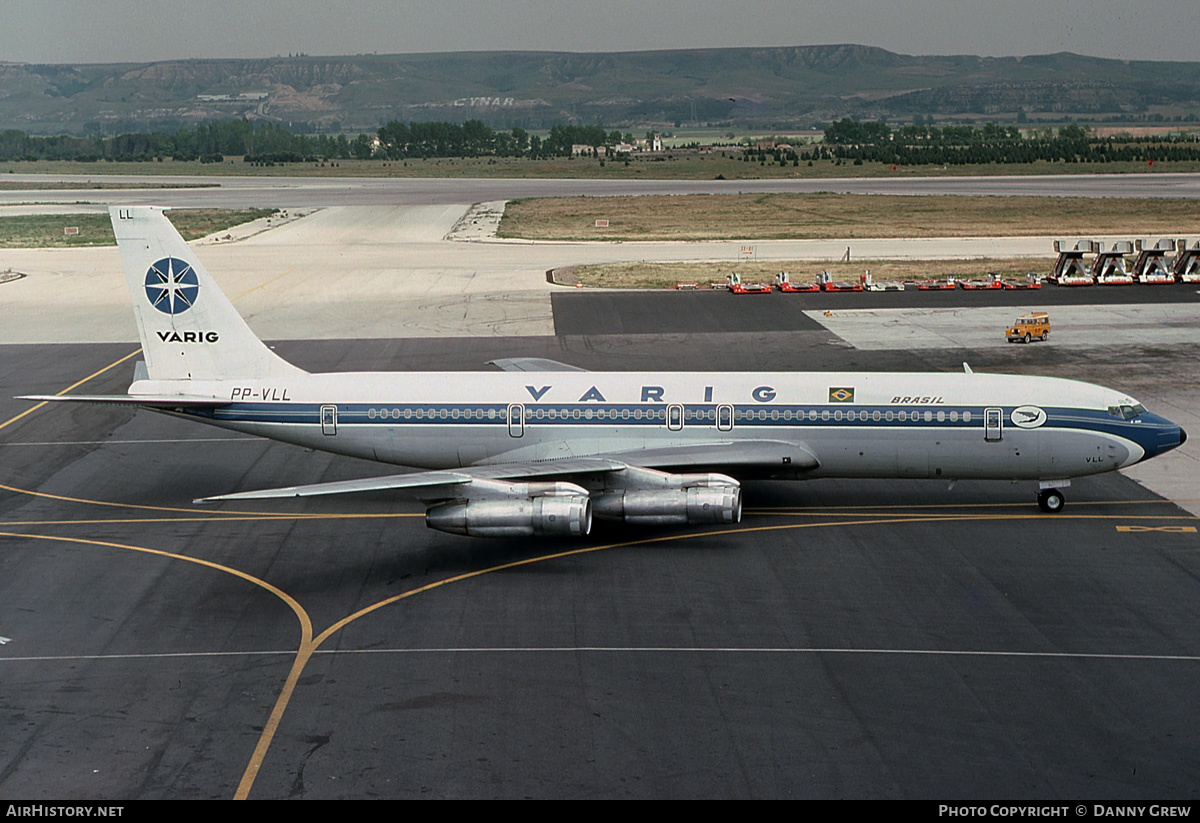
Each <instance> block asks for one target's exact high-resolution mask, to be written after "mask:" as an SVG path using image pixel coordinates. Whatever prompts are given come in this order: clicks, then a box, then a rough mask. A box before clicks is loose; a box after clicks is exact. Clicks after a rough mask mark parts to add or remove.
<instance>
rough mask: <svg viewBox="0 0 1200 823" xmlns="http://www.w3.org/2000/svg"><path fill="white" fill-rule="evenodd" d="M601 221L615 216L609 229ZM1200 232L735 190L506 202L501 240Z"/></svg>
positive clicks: (1174, 212) (1195, 221) (1114, 208)
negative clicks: (696, 193)
mask: <svg viewBox="0 0 1200 823" xmlns="http://www.w3.org/2000/svg"><path fill="white" fill-rule="evenodd" d="M597 220H607V221H608V225H607V227H604V228H598V227H597V226H596V221H597ZM1046 234H1054V235H1057V236H1062V237H1079V236H1088V235H1106V234H1122V235H1128V236H1129V237H1131V238H1133V237H1147V238H1149V237H1176V236H1178V237H1185V236H1192V237H1194V236H1196V235H1198V234H1200V207H1198V206H1197V204H1196V203H1195V202H1193V201H1189V200H1123V199H1111V200H1108V199H1096V198H1083V197H1074V198H1071V197H963V196H897V195H855V194H737V195H688V196H682V197H681V196H650V197H636V198H633V197H566V198H540V199H533V200H517V201H513V202H511V203H509V204H508V206H507V207H506V209H505V212H504V219H503V221H502V222H501V224H500V230H499V235H500V236H501V237H513V238H524V239H531V240H610V241H633V240H795V239H800V240H805V239H811V240H829V239H847V240H849V239H854V238H862V237H875V238H888V237H1007V236H1040V235H1046Z"/></svg>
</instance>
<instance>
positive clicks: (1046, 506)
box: [1037, 489, 1067, 514]
mask: <svg viewBox="0 0 1200 823" xmlns="http://www.w3.org/2000/svg"><path fill="white" fill-rule="evenodd" d="M1037 502H1038V508H1039V509H1041V510H1042V511H1044V512H1046V513H1047V514H1058V513H1059V512H1060V511H1062V510H1063V506H1065V505H1067V498H1065V497H1063V493H1062V492H1061V491H1060V490H1059V489H1042V490H1041V491H1040V492H1038V496H1037Z"/></svg>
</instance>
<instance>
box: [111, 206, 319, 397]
mask: <svg viewBox="0 0 1200 823" xmlns="http://www.w3.org/2000/svg"><path fill="white" fill-rule="evenodd" d="M163 212H164V209H163V208H161V207H158V206H112V207H110V208H109V216H110V217H111V218H112V224H113V233H114V234H116V236H117V246H118V248H119V249H120V251H121V265H122V266H123V267H124V269H125V279H126V281H127V282H128V284H129V293H130V295H131V296H132V298H133V314H134V317H135V318H136V320H137V325H138V333H139V334H140V335H141V338H142V351H143V352H144V353H145V355H146V368H147V371H148V373H149V377H150V379H151V380H222V379H225V378H237V377H259V378H261V377H286V376H290V375H295V374H302V373H303V372H302V371H301V370H300V369H298V368H296V367H295V366H293V365H292V364H291V363H288V362H287V361H286V360H284V359H283V358H281V357H279V356H278V355H276V354H275V353H274V352H272V351H271V350H270V349H268V348H267V347H266V346H265V345H263V343H262V341H261V340H259V339H258V338H257V337H256V336H255V335H254V332H252V331H250V327H249V326H247V325H246V321H245V320H243V319H242V316H241V315H240V314H238V312H237V309H235V308H234V307H233V304H232V303H230V302H229V299H228V298H226V297H225V295H224V294H222V293H221V290H220V289H218V288H217V284H216V283H215V282H213V279H212V278H211V277H210V276H209V274H208V272H207V271H206V270H205V268H204V266H203V265H201V263H200V261H199V260H197V259H196V255H195V253H194V252H193V251H192V249H191V248H189V247H188V245H187V243H185V242H184V241H183V238H182V237H180V236H179V232H177V231H176V230H175V227H174V226H172V225H171V222H170V221H169V220H167V218H166V215H164V214H163Z"/></svg>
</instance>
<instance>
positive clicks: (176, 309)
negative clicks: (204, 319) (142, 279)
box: [146, 257, 200, 314]
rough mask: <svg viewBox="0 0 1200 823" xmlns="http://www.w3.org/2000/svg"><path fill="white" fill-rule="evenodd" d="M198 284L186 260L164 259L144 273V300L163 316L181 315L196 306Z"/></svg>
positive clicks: (198, 290)
mask: <svg viewBox="0 0 1200 823" xmlns="http://www.w3.org/2000/svg"><path fill="white" fill-rule="evenodd" d="M199 292H200V282H199V280H198V279H197V278H196V272H195V271H193V270H192V265H191V264H190V263H188V262H187V261H186V260H180V259H179V258H178V257H164V258H163V259H162V260H159V261H158V262H157V263H155V264H154V265H153V266H151V267H150V268H149V269H148V270H147V271H146V299H148V300H149V301H150V305H151V306H153V307H154V308H156V309H158V310H159V311H160V312H162V313H163V314H182V313H183V312H185V311H187V310H188V309H190V308H191V307H192V306H194V305H195V304H196V295H197V294H199Z"/></svg>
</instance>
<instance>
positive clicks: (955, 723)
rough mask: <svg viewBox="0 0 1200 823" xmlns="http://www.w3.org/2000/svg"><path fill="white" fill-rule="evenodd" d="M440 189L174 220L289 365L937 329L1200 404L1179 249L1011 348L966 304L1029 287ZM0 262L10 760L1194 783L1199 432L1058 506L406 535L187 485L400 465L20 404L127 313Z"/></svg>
mask: <svg viewBox="0 0 1200 823" xmlns="http://www.w3.org/2000/svg"><path fill="white" fill-rule="evenodd" d="M104 194H105V196H108V195H109V194H110V193H109V192H105V193H104ZM117 194H120V195H122V196H123V195H124V194H125V193H124V192H118V193H117ZM466 208H467V207H466V206H465V205H463V206H454V207H450V206H449V205H447V204H436V203H433V204H428V206H426V207H420V208H409V207H394V206H393V207H390V208H387V207H385V208H376V207H371V209H370V211H369V212H368V211H366V210H363V209H360V208H359V207H340V208H325V209H322V210H320V211H316V212H315V213H312V214H310V215H308V216H306V217H302V218H300V219H296V220H292V221H290V222H289V223H287V224H286V225H283V226H277V227H272V228H271V229H270V230H269V231H257V230H255V231H248V232H246V235H247V236H245V238H244V239H239V240H236V241H235V240H233V239H231V240H229V241H223V240H217V241H210V242H208V243H206V244H205V245H204V248H203V249H202V250H201V251H200V254H201V255H202V259H203V260H204V262H205V263H206V265H207V266H208V267H209V269H210V270H211V271H212V272H213V274H214V275H215V276H216V277H217V278H218V281H219V282H220V283H221V285H222V287H223V288H226V289H227V290H228V293H229V294H230V295H231V296H232V297H235V298H237V305H238V306H239V308H240V309H241V310H242V311H243V312H244V313H245V314H246V316H247V319H248V321H249V322H250V324H251V326H252V328H254V329H255V330H256V331H257V332H259V333H260V334H261V335H262V336H264V337H265V338H266V339H268V340H270V341H272V344H273V345H274V346H275V347H276V350H277V351H278V352H279V353H280V354H281V355H283V356H284V357H287V358H288V359H291V360H292V361H293V362H296V363H297V364H298V365H300V366H302V367H304V368H307V369H310V370H315V371H323V370H371V369H414V368H422V369H434V370H439V369H444V370H449V371H460V370H471V369H478V368H482V367H483V364H484V363H485V362H486V361H488V360H491V359H494V358H495V357H497V356H527V357H549V358H553V359H557V360H562V361H564V362H569V363H573V364H575V365H578V366H581V367H584V368H590V369H597V370H619V369H655V368H662V369H675V370H713V371H728V370H770V371H776V370H779V371H786V370H814V369H815V370H831V371H832V370H838V371H840V370H880V371H924V370H934V371H944V370H951V369H959V368H961V367H962V366H961V363H962V362H963V361H967V362H969V363H970V364H971V367H972V368H973V369H974V370H975V371H1005V372H1021V373H1030V374H1055V375H1060V376H1069V377H1074V378H1077V379H1084V380H1091V381H1093V382H1099V383H1103V384H1105V385H1110V386H1114V387H1119V388H1121V389H1123V390H1125V391H1128V392H1129V393H1130V394H1131V395H1133V396H1135V397H1137V398H1138V399H1140V400H1142V401H1143V402H1145V403H1146V404H1147V405H1148V406H1149V407H1151V409H1152V410H1154V411H1156V412H1159V413H1161V414H1163V415H1165V416H1167V417H1170V418H1172V419H1175V420H1177V421H1179V422H1181V423H1182V424H1183V425H1184V427H1185V428H1186V429H1188V430H1189V431H1190V432H1193V433H1195V432H1200V419H1197V414H1196V411H1197V409H1200V403H1197V400H1200V396H1198V390H1197V388H1196V387H1197V385H1200V380H1197V377H1200V374H1198V371H1200V370H1198V369H1197V366H1196V364H1197V362H1198V358H1197V354H1200V340H1198V339H1197V336H1196V333H1195V331H1194V329H1195V328H1196V326H1194V325H1192V324H1193V323H1194V318H1195V314H1194V309H1195V308H1196V306H1197V303H1196V300H1195V297H1194V296H1193V294H1194V293H1193V292H1191V291H1189V290H1187V289H1185V288H1183V287H1170V289H1171V290H1170V291H1169V292H1165V293H1159V294H1169V295H1170V296H1169V297H1155V298H1153V299H1154V301H1155V302H1147V303H1136V304H1133V305H1130V304H1129V302H1130V300H1133V299H1134V298H1130V297H1121V295H1131V294H1133V293H1132V292H1123V291H1120V290H1112V291H1107V290H1099V289H1096V290H1094V291H1093V292H1092V293H1091V294H1088V295H1079V294H1078V293H1076V292H1071V291H1070V290H1057V291H1058V292H1062V294H1056V293H1055V292H1054V291H1046V293H1045V294H1043V295H1041V297H1040V299H1041V300H1042V301H1043V302H1045V301H1057V300H1061V301H1066V302H1064V303H1062V304H1052V305H1051V308H1050V311H1051V312H1052V317H1053V318H1054V322H1055V327H1054V332H1053V335H1052V340H1051V341H1049V342H1048V343H1045V344H1033V345H1029V346H1024V345H1008V344H1002V343H998V342H996V337H998V336H999V334H998V328H997V326H996V325H995V324H996V323H997V322H998V323H999V326H1003V325H1004V324H1005V323H1007V322H1008V321H1009V320H1011V319H1012V317H1010V315H1012V316H1015V314H1016V313H1020V311H1024V310H1027V309H1026V304H1024V303H1022V302H1021V301H1023V300H1032V299H1034V298H1030V297H1026V296H1022V297H1013V296H1004V295H990V294H985V295H974V294H971V295H966V296H960V297H958V298H957V299H958V300H959V301H962V300H966V299H971V300H974V299H976V298H982V299H983V300H992V301H998V302H990V303H980V304H970V305H949V304H947V305H939V304H938V303H937V302H936V301H938V300H941V301H949V300H950V298H949V297H947V296H935V295H925V294H920V293H915V292H914V293H909V292H905V293H903V294H900V295H828V296H822V298H821V299H812V300H809V299H806V298H807V296H805V295H779V294H776V295H771V296H769V297H757V296H754V297H751V296H747V297H735V296H732V295H728V294H717V293H709V294H697V293H657V294H652V295H645V294H637V293H605V294H597V293H592V292H589V291H588V290H568V289H562V288H556V287H552V286H550V285H548V284H547V283H546V280H545V276H544V272H545V269H546V268H550V267H552V266H553V265H561V264H563V263H562V262H561V261H568V262H581V260H580V259H579V257H578V255H580V254H581V253H582V252H584V251H586V252H588V253H590V254H595V255H597V256H606V255H613V256H617V255H626V254H629V253H631V252H635V253H639V254H650V253H659V254H663V255H667V254H681V255H682V254H687V253H689V249H688V248H687V247H686V244H660V245H661V248H650V247H649V246H650V245H653V244H647V247H645V248H637V249H632V250H631V249H630V245H632V244H620V245H619V246H613V247H611V248H610V247H608V246H604V247H600V248H593V247H586V248H585V247H583V245H582V244H513V243H491V242H486V241H482V240H477V241H476V242H469V243H462V242H451V241H446V240H444V239H443V238H444V237H445V236H446V234H448V233H450V232H451V231H453V230H454V227H455V225H456V224H459V223H460V218H461V217H462V216H463V215H464V214H465V213H466ZM700 248H702V249H703V250H704V251H707V250H708V244H705V245H704V246H702V247H700ZM690 253H692V254H697V253H698V252H697V251H696V248H694V247H693V248H691V249H690ZM782 253H783V252H781V254H782ZM787 253H789V254H791V253H794V252H792V251H790V250H789V251H788V252H787ZM572 255H576V256H575V257H574V258H573V257H572ZM10 260H16V266H15V267H16V268H17V269H18V270H21V271H24V272H26V273H27V274H28V275H29V276H28V277H26V278H23V279H21V280H17V281H12V282H8V283H3V284H0V301H2V302H3V305H4V315H5V317H4V322H3V324H0V604H2V605H0V637H2V638H3V641H4V642H3V645H0V678H3V681H4V683H5V688H4V689H3V690H2V691H0V728H3V729H4V730H5V731H4V732H3V733H0V796H3V797H7V798H17V797H19V798H26V799H68V798H79V799H83V798H86V799H97V800H103V799H113V800H119V799H135V798H202V797H203V798H227V797H242V796H245V797H250V798H350V797H373V798H435V797H437V798H458V797H480V798H485V797H486V798H491V797H512V798H518V797H538V798H552V797H570V798H578V797H596V798H617V797H620V798H626V797H628V798H664V797H681V798H682V797H704V798H709V797H711V798H718V797H719V798H726V797H727V798H746V797H755V798H757V797H793V798H807V797H814V798H815V797H888V798H929V799H948V800H949V799H992V800H995V799H1002V798H1011V799H1063V800H1066V799H1071V800H1074V799H1077V798H1088V797H1092V798H1099V797H1103V798H1106V799H1107V798H1112V799H1139V798H1140V799H1154V800H1163V799H1172V798H1178V799H1194V798H1195V794H1196V785H1197V783H1196V776H1197V775H1198V774H1200V760H1198V759H1197V754H1196V753H1197V752H1200V723H1197V716H1196V712H1197V709H1196V701H1195V699H1194V691H1195V688H1194V684H1195V672H1196V667H1197V665H1198V664H1200V632H1197V631H1196V628H1197V626H1198V625H1200V594H1198V593H1200V589H1198V588H1197V586H1196V581H1197V580H1198V579H1200V554H1198V551H1197V550H1198V548H1200V544H1198V543H1197V540H1198V537H1197V525H1198V524H1197V523H1196V516H1195V515H1196V514H1197V504H1198V503H1200V488H1197V483H1198V481H1197V478H1200V467H1198V466H1197V460H1198V455H1200V453H1198V452H1197V446H1200V436H1193V437H1192V438H1191V439H1189V441H1188V443H1187V444H1185V446H1184V447H1183V448H1180V449H1177V450H1175V451H1174V452H1172V453H1170V454H1168V455H1166V456H1164V457H1162V458H1159V459H1156V460H1154V461H1150V462H1148V463H1146V464H1144V466H1139V467H1135V469H1134V470H1131V471H1127V472H1124V473H1119V474H1109V475H1103V476H1099V477H1093V478H1086V479H1082V480H1078V481H1076V482H1075V483H1074V484H1073V485H1072V487H1071V488H1070V489H1068V490H1067V498H1068V505H1067V509H1066V511H1065V512H1064V513H1063V514H1062V515H1058V516H1054V517H1049V516H1045V515H1041V514H1039V513H1038V512H1037V509H1036V506H1035V505H1034V503H1033V490H1032V489H1031V488H1029V487H1028V484H1016V485H1011V484H1005V483H983V482H976V483H968V482H963V483H959V484H957V485H955V487H954V488H953V489H948V488H947V487H946V485H945V484H939V483H936V482H932V481H924V482H923V481H813V482H810V483H792V484H787V483H755V484H750V485H749V486H748V487H747V494H746V499H747V512H746V518H745V520H744V522H743V523H742V524H741V525H740V526H738V527H737V528H733V529H729V528H711V529H695V528H691V529H662V530H649V531H647V530H636V529H625V528H614V527H605V528H601V529H598V530H597V533H596V534H594V535H593V536H592V537H591V538H589V539H587V540H585V541H579V542H569V541H561V542H560V541H544V542H539V541H523V540H492V541H481V540H472V539H469V538H455V537H452V536H450V535H445V534H441V533H437V532H432V531H429V530H427V529H426V528H425V527H424V524H423V521H422V508H421V507H420V505H419V504H417V503H415V502H413V501H410V500H408V499H407V498H405V497H403V496H402V495H399V494H392V493H374V494H366V495H348V496H339V497H338V499H336V500H331V499H309V500H302V501H277V502H275V501H272V502H273V505H270V506H266V505H264V506H255V507H233V506H226V507H223V508H221V509H215V510H214V509H198V508H197V507H194V506H192V505H191V503H190V501H191V500H192V499H193V498H194V497H197V496H200V495H203V494H211V493H220V492H222V491H227V490H233V489H236V488H249V487H258V486H268V485H280V484H284V483H307V482H320V481H326V480H336V479H346V478H351V477H356V476H364V475H368V474H371V473H375V472H379V473H386V472H389V471H391V469H390V467H384V466H379V465H376V464H371V463H365V462H363V461H356V460H352V459H348V458H338V457H333V456H329V455H323V454H319V453H311V452H307V451H305V450H303V449H299V448H295V447H290V446H286V445H283V444H276V443H268V442H264V441H260V440H257V439H254V438H248V437H241V436H235V435H230V434H229V433H227V432H223V431H221V430H216V429H206V428H204V427H202V426H196V425H191V424H187V423H185V422H184V421H178V420H174V419H172V418H168V417H163V416H158V415H153V414H150V413H148V412H145V411H139V412H132V411H129V410H125V409H114V408H105V407H72V408H62V407H55V408H41V409H37V410H34V411H32V412H30V411H29V409H30V406H29V404H27V403H24V402H22V401H17V400H15V399H13V398H14V396H15V395H18V394H27V393H53V392H57V391H60V390H64V389H67V388H68V387H69V386H72V384H77V388H75V389H74V390H75V391H87V392H95V393H116V392H121V391H123V390H124V389H125V387H126V386H127V385H128V381H129V378H130V375H131V373H132V360H133V359H135V357H134V354H135V352H136V349H137V346H136V343H134V342H133V341H134V340H135V339H136V334H135V332H134V329H133V325H132V322H131V320H129V319H123V317H122V315H123V314H128V297H127V295H126V293H125V288H124V284H123V283H122V282H121V277H120V267H119V261H118V260H117V258H116V253H115V251H114V250H108V249H89V250H80V251H72V252H59V251H40V252H16V253H15V255H13V256H11V257H10V255H9V252H7V251H6V252H3V253H2V256H0V261H2V262H3V266H2V267H8V266H9V265H11V264H10V262H9V261H10ZM30 284H32V286H31V285H30ZM1142 288H1148V287H1142ZM1142 293H1144V292H1142ZM1014 294H1016V293H1014ZM1068 294H1069V296H1068ZM48 296H53V299H48ZM855 297H859V298H863V299H864V300H867V301H868V302H863V303H859V304H857V305H858V306H859V308H854V305H855V304H854V303H852V302H851V300H850V298H855ZM926 298H931V299H932V300H933V302H929V303H926V302H921V301H924V300H925V299H926ZM884 299H891V300H893V301H895V302H892V303H882V302H875V301H883V300H884ZM1136 299H1139V300H1140V299H1142V298H1140V297H1139V298H1136ZM1146 299H1149V298H1146ZM821 300H827V301H830V302H821ZM1076 301H1084V302H1076ZM1086 301H1092V302H1090V303H1089V302H1086ZM826 312H831V316H826ZM1189 328H1190V329H1191V330H1192V335H1191V336H1190V337H1189V335H1188V333H1187V332H1188V331H1189ZM880 329H883V333H882V337H881V336H880V331H879V330H880ZM993 335H994V336H993ZM889 339H891V340H893V341H896V343H897V344H896V345H891V346H889V345H887V342H888V340H889ZM89 375H91V377H90V378H88V376H89ZM84 378H88V379H86V380H84ZM26 412H28V413H26ZM1189 512H1191V513H1189Z"/></svg>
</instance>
